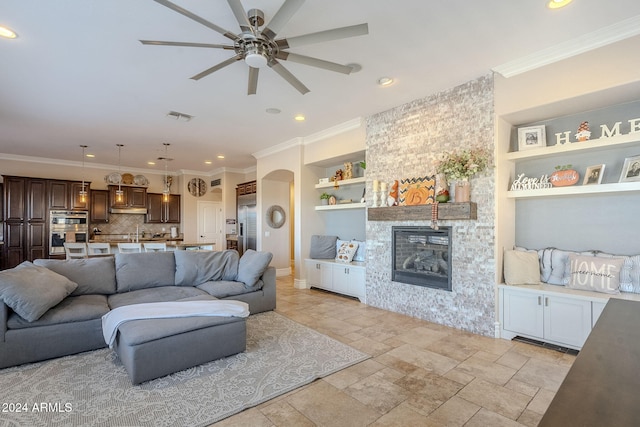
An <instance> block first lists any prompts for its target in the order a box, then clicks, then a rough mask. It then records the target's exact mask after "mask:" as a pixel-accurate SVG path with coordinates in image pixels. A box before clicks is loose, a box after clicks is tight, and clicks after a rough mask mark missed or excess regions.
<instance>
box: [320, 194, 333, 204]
mask: <svg viewBox="0 0 640 427" xmlns="http://www.w3.org/2000/svg"><path fill="white" fill-rule="evenodd" d="M329 197H331V195H329V193H322V194H321V195H320V203H321V204H323V205H328V204H329Z"/></svg>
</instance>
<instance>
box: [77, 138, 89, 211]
mask: <svg viewBox="0 0 640 427" xmlns="http://www.w3.org/2000/svg"><path fill="white" fill-rule="evenodd" d="M80 147H82V188H81V189H80V192H79V193H78V194H79V195H80V203H86V202H87V187H86V184H85V183H84V150H85V149H86V148H87V147H88V146H87V145H81V146H80Z"/></svg>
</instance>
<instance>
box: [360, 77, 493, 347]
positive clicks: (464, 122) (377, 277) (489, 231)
mask: <svg viewBox="0 0 640 427" xmlns="http://www.w3.org/2000/svg"><path fill="white" fill-rule="evenodd" d="M493 145H494V108H493V77H492V76H490V75H489V76H485V77H482V78H479V79H477V80H474V81H471V82H468V83H465V84H463V85H461V86H458V87H455V88H453V89H450V90H447V91H444V92H441V93H438V94H435V95H433V96H430V97H427V98H424V99H419V100H416V101H413V102H410V103H408V104H405V105H401V106H399V107H396V108H394V109H392V110H389V111H385V112H382V113H380V114H377V115H374V116H371V117H369V118H368V119H367V181H368V182H367V187H368V189H367V191H368V192H370V191H371V189H372V181H373V179H378V180H384V181H387V182H393V180H395V179H398V180H399V179H401V178H410V177H418V176H425V175H431V174H434V173H435V165H436V163H437V160H438V158H439V155H441V154H442V153H444V152H449V151H453V150H456V149H461V148H465V147H469V146H483V147H486V148H488V149H490V150H491V152H493V151H494V150H493ZM369 194H370V193H369ZM494 199H495V188H494V171H493V169H489V170H487V171H485V172H483V173H482V174H479V175H477V176H476V177H475V178H473V179H472V180H471V200H472V201H473V202H476V203H477V204H478V219H477V220H470V221H469V220H466V221H441V222H440V225H448V226H451V227H452V229H453V248H452V250H453V265H452V270H453V272H452V274H453V278H452V286H453V292H447V291H442V290H436V289H430V288H424V287H420V286H414V285H408V284H404V283H397V282H392V281H391V262H392V261H391V260H392V255H391V240H392V236H391V227H392V226H393V225H405V226H406V225H430V218H427V219H428V221H417V222H416V221H399V222H394V221H367V229H366V233H367V304H369V305H372V306H375V307H380V308H383V309H386V310H391V311H394V312H398V313H403V314H406V315H409V316H413V317H418V318H420V319H425V320H428V321H431V322H435V323H439V324H443V325H447V326H452V327H455V328H459V329H463V330H466V331H470V332H473V333H477V334H481V335H487V336H493V334H494V322H495V259H494V240H495V203H494ZM373 209H375V208H373Z"/></svg>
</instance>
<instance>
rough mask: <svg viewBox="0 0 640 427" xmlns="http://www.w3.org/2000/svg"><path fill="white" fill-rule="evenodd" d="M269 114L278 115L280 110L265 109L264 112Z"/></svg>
mask: <svg viewBox="0 0 640 427" xmlns="http://www.w3.org/2000/svg"><path fill="white" fill-rule="evenodd" d="M265 111H266V112H267V113H269V114H280V113H281V110H280V109H279V108H267V109H266V110H265Z"/></svg>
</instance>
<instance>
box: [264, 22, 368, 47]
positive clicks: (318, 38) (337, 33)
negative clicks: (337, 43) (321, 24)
mask: <svg viewBox="0 0 640 427" xmlns="http://www.w3.org/2000/svg"><path fill="white" fill-rule="evenodd" d="M366 34H369V24H358V25H351V26H349V27H341V28H334V29H332V30H325V31H319V32H317V33H310V34H305V35H302V36H296V37H291V38H288V39H280V40H276V43H277V44H278V47H279V48H280V49H287V48H289V47H298V46H304V45H307V44H313V43H322V42H328V41H331V40H338V39H346V38H349V37H356V36H364V35H366Z"/></svg>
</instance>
